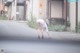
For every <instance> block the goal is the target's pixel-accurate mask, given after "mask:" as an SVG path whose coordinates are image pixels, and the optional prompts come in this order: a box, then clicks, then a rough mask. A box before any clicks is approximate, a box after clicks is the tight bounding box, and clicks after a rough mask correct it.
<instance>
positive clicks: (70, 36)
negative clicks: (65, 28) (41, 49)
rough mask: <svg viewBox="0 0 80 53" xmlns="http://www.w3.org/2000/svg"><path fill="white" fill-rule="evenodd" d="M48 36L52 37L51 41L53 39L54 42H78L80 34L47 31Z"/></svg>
mask: <svg viewBox="0 0 80 53" xmlns="http://www.w3.org/2000/svg"><path fill="white" fill-rule="evenodd" d="M49 34H50V36H51V37H52V39H55V40H64V41H65V40H73V41H80V34H79V33H73V32H55V31H49Z"/></svg>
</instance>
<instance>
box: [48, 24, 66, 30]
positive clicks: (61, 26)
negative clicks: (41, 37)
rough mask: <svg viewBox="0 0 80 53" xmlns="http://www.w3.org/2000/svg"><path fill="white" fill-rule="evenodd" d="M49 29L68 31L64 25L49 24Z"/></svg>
mask: <svg viewBox="0 0 80 53" xmlns="http://www.w3.org/2000/svg"><path fill="white" fill-rule="evenodd" d="M48 28H49V31H66V28H65V26H64V25H48Z"/></svg>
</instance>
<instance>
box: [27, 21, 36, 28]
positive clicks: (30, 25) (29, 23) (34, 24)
mask: <svg viewBox="0 0 80 53" xmlns="http://www.w3.org/2000/svg"><path fill="white" fill-rule="evenodd" d="M28 26H29V27H31V28H36V22H35V20H29V21H28Z"/></svg>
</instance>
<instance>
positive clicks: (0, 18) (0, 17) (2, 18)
mask: <svg viewBox="0 0 80 53" xmlns="http://www.w3.org/2000/svg"><path fill="white" fill-rule="evenodd" d="M7 19H8V18H7V17H6V16H0V20H7Z"/></svg>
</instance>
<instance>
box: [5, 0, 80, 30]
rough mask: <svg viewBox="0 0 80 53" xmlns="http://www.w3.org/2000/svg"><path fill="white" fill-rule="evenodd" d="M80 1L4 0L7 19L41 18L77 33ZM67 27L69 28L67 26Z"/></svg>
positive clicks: (79, 19)
mask: <svg viewBox="0 0 80 53" xmlns="http://www.w3.org/2000/svg"><path fill="white" fill-rule="evenodd" d="M79 4H80V0H6V2H5V5H6V6H7V12H8V18H9V19H12V20H31V19H32V18H33V19H34V18H36V19H38V18H43V19H47V20H50V21H49V22H50V23H53V24H55V23H56V24H62V25H65V26H66V27H69V28H70V30H71V31H77V28H78V23H79V22H80V15H79V14H80V10H79V9H80V5H79ZM68 25H69V26H68Z"/></svg>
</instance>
